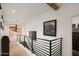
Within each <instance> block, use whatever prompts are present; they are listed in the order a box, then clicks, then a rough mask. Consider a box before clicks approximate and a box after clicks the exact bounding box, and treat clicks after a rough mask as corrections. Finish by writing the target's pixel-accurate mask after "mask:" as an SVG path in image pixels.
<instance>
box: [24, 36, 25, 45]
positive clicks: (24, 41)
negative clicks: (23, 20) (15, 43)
mask: <svg viewBox="0 0 79 59" xmlns="http://www.w3.org/2000/svg"><path fill="white" fill-rule="evenodd" d="M24 45H25V36H24Z"/></svg>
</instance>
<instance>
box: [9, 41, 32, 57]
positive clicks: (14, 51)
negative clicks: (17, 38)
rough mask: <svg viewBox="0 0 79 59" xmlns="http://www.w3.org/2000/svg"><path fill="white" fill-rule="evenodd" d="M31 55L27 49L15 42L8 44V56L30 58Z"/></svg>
mask: <svg viewBox="0 0 79 59" xmlns="http://www.w3.org/2000/svg"><path fill="white" fill-rule="evenodd" d="M31 55H32V53H31V51H29V50H28V49H27V48H25V47H24V46H22V45H21V44H20V43H17V42H10V56H31Z"/></svg>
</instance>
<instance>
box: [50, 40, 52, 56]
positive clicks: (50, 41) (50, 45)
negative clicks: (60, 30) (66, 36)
mask: <svg viewBox="0 0 79 59" xmlns="http://www.w3.org/2000/svg"><path fill="white" fill-rule="evenodd" d="M50 56H52V54H51V41H50Z"/></svg>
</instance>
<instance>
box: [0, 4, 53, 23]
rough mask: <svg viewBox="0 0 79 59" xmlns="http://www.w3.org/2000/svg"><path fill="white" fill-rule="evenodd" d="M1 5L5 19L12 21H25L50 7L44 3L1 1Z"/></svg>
mask: <svg viewBox="0 0 79 59" xmlns="http://www.w3.org/2000/svg"><path fill="white" fill-rule="evenodd" d="M1 6H2V9H3V13H4V16H5V20H7V22H8V21H10V22H14V23H15V22H17V23H19V22H20V23H25V21H26V20H30V19H33V18H35V17H37V16H39V15H42V14H44V13H46V12H48V11H50V9H52V8H50V7H49V6H48V5H47V4H45V3H2V4H1ZM52 10H53V9H52Z"/></svg>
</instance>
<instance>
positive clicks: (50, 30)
mask: <svg viewBox="0 0 79 59" xmlns="http://www.w3.org/2000/svg"><path fill="white" fill-rule="evenodd" d="M56 31H57V20H51V21H46V22H44V23H43V35H46V36H56Z"/></svg>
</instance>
